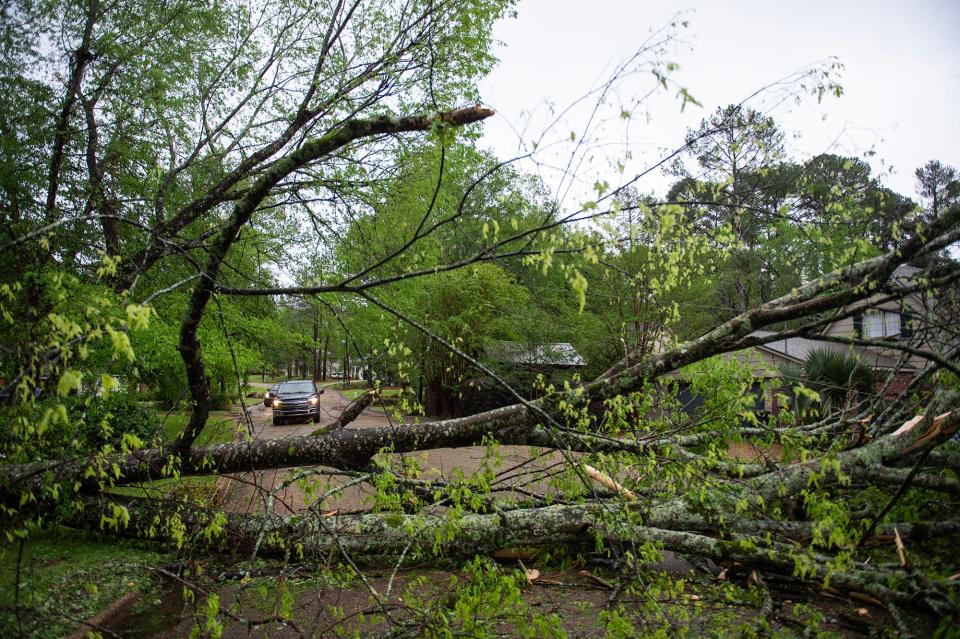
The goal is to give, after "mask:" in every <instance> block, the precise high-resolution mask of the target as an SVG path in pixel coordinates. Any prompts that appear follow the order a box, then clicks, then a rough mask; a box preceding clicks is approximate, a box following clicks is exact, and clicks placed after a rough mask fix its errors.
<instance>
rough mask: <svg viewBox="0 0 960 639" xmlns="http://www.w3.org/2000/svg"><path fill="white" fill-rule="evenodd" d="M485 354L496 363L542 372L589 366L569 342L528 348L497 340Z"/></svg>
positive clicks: (518, 343)
mask: <svg viewBox="0 0 960 639" xmlns="http://www.w3.org/2000/svg"><path fill="white" fill-rule="evenodd" d="M485 353H486V356H487V359H490V360H492V361H494V362H498V363H500V364H507V365H510V366H517V367H521V368H525V369H529V370H537V371H542V372H549V371H554V370H571V369H577V368H582V367H584V366H586V365H587V362H586V360H584V359H583V357H581V356H580V353H578V352H577V349H575V348H574V347H573V344H570V343H569V342H557V343H555V344H539V345H536V346H532V347H528V346H526V345H524V344H521V343H520V342H507V341H503V340H497V341H495V342H493V343H492V344H490V346H488V347H487V348H486V349H485Z"/></svg>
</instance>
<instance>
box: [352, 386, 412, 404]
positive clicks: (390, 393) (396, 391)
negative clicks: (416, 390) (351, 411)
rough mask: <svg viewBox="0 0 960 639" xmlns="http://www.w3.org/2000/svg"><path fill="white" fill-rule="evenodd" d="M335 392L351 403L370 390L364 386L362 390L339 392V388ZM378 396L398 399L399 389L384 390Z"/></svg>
mask: <svg viewBox="0 0 960 639" xmlns="http://www.w3.org/2000/svg"><path fill="white" fill-rule="evenodd" d="M336 390H338V391H340V394H341V395H343V396H344V397H346V398H347V399H349V400H350V401H353V400H355V399H356V398H358V397H360V396H361V395H363V394H364V393H366V392H367V391H368V390H370V389H369V388H367V387H366V386H364V387H363V388H347V389H345V390H340V389H339V388H337V389H336ZM380 395H381V396H383V397H399V396H400V389H399V388H384V389H383V390H382V391H380Z"/></svg>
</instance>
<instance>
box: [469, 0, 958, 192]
mask: <svg viewBox="0 0 960 639" xmlns="http://www.w3.org/2000/svg"><path fill="white" fill-rule="evenodd" d="M685 8H689V10H688V11H685V12H684V13H683V14H682V19H685V20H687V21H688V22H689V27H688V28H687V29H685V30H683V38H684V42H683V43H681V44H679V45H677V46H676V47H674V48H673V49H672V50H671V51H670V52H669V54H668V56H667V59H668V60H671V61H675V62H677V63H679V65H680V70H679V71H678V72H676V74H675V75H674V80H675V81H676V82H678V83H679V85H682V86H684V87H686V88H687V89H688V90H689V91H690V93H691V94H692V95H693V96H694V97H695V98H697V100H699V101H700V102H701V103H702V105H703V106H702V107H696V106H693V105H689V104H688V105H687V106H686V109H685V112H684V113H681V112H680V101H679V100H678V99H676V93H677V88H676V87H672V88H671V89H669V90H668V91H664V92H661V94H660V95H658V96H657V97H655V98H654V99H653V100H652V101H650V102H649V104H648V105H647V109H646V110H647V111H648V112H649V116H650V118H651V119H650V120H649V122H648V121H647V119H646V115H644V116H643V117H641V118H639V119H637V118H636V117H635V118H634V119H633V120H632V122H631V123H630V125H629V131H628V130H627V129H625V128H624V122H623V121H622V120H620V119H619V118H617V117H616V116H617V114H619V112H620V110H621V105H625V104H627V103H629V102H630V100H631V99H632V98H634V97H635V96H636V95H638V94H639V93H640V92H642V91H643V90H645V88H646V87H649V85H650V81H649V78H650V77H651V76H650V74H648V73H645V74H641V75H640V76H637V77H635V78H632V79H628V80H627V81H626V82H625V83H624V84H623V85H622V86H620V87H619V89H618V91H617V92H616V93H615V94H614V95H613V98H612V99H611V100H610V103H609V105H608V106H607V107H605V110H604V111H603V112H604V113H606V114H607V115H609V116H611V119H610V123H609V124H607V125H604V126H602V127H600V128H599V129H598V130H597V131H596V132H595V135H594V138H593V140H594V142H599V143H602V144H604V146H602V147H598V148H597V149H596V151H594V152H591V153H589V156H590V157H589V158H587V159H586V161H585V162H584V163H583V164H582V165H580V166H579V170H578V174H579V175H578V177H579V179H580V184H579V185H574V187H573V188H572V190H571V193H570V195H569V197H568V198H567V199H566V201H565V202H564V204H565V208H575V207H576V206H578V205H579V203H580V202H582V201H583V200H585V199H589V198H590V195H589V194H588V192H589V186H590V185H592V184H593V183H594V181H595V180H596V179H605V180H607V181H609V182H610V184H611V185H614V186H615V185H616V184H617V183H618V182H619V181H620V180H619V179H618V178H617V173H616V171H615V169H614V168H613V167H612V166H611V165H610V162H611V161H615V160H616V159H618V158H619V159H622V158H623V156H624V152H625V151H626V150H629V151H630V152H631V153H632V156H633V160H632V161H628V165H627V170H626V172H625V175H628V174H632V173H635V172H636V171H638V170H640V169H642V168H643V167H644V166H646V165H648V164H649V162H650V161H651V160H652V159H655V158H656V157H658V156H659V154H660V152H661V149H663V148H666V147H671V148H672V147H676V146H678V145H679V144H681V143H682V140H683V135H684V133H685V132H686V130H687V128H688V127H695V126H697V125H698V124H699V122H700V120H701V119H703V118H704V117H707V116H709V115H710V114H711V113H712V112H713V111H714V110H715V109H716V108H717V107H718V106H723V105H726V104H729V103H736V102H739V101H741V100H743V99H744V98H746V97H748V96H749V95H751V94H752V93H753V92H754V91H756V90H757V89H759V88H761V87H763V86H764V85H767V84H770V83H771V82H775V81H777V80H779V79H781V78H783V77H785V76H788V75H789V74H791V73H793V72H795V71H797V70H798V69H801V68H804V67H806V66H807V65H810V64H811V63H816V62H818V61H823V60H825V59H826V58H828V57H829V56H836V57H837V58H838V59H839V61H840V62H841V63H842V64H843V65H844V67H845V68H844V70H843V71H842V72H841V75H840V81H841V84H842V85H843V87H844V95H843V96H842V97H840V98H832V97H830V98H824V100H823V102H822V103H820V104H817V102H816V100H810V99H808V100H806V101H804V102H803V104H801V105H796V104H795V103H794V102H793V101H792V100H791V101H788V102H783V101H780V100H777V99H776V98H775V97H774V96H767V97H761V98H760V99H759V100H756V101H752V102H750V103H749V104H750V105H751V106H754V107H755V108H759V109H760V110H763V111H764V112H767V113H769V114H770V115H773V116H774V117H775V118H776V120H777V121H778V122H779V123H780V124H781V126H782V127H783V128H784V129H785V130H786V131H787V132H789V133H796V134H798V136H799V137H790V138H789V139H788V146H789V148H790V151H791V154H792V155H793V156H794V157H797V158H800V159H802V158H805V157H809V156H811V155H815V154H817V153H821V152H825V151H831V152H835V153H841V154H847V155H859V156H862V155H863V154H864V153H865V152H868V151H870V150H871V149H873V150H874V151H875V152H876V155H874V156H872V157H870V158H869V160H870V162H871V163H872V164H873V166H874V169H875V172H880V171H883V172H885V175H884V178H883V180H884V182H885V183H886V184H887V185H888V186H890V187H891V188H894V189H895V190H897V191H899V192H901V193H903V194H905V195H909V196H911V197H915V179H914V177H913V171H914V169H916V168H917V167H918V166H920V165H922V164H923V163H925V162H926V161H927V160H930V159H939V160H941V161H943V162H946V163H947V164H950V165H953V166H956V167H958V168H960V0H911V1H909V2H904V1H902V0H901V1H895V0H872V1H870V2H865V1H859V2H854V1H851V0H846V1H844V0H833V1H826V0H807V1H804V2H783V1H773V0H766V1H765V2H764V1H755V0H736V1H725V2H720V1H719V0H718V1H713V2H711V1H708V0H701V1H697V0H691V1H689V2H687V3H685V4H681V3H676V2H666V1H663V0H646V1H640V0H634V1H632V2H628V1H624V0H621V1H614V0H594V1H589V2H588V1H574V0H521V2H520V3H519V5H518V7H517V11H518V17H517V18H516V19H510V20H504V21H502V22H501V23H499V24H498V25H497V27H496V28H495V31H494V33H495V37H496V38H497V39H499V40H501V41H502V42H503V44H502V46H500V47H498V48H497V50H496V51H497V56H498V57H499V59H500V64H499V65H498V67H497V68H496V69H495V70H494V71H493V72H492V74H491V75H490V76H489V77H488V78H487V79H485V80H484V81H483V82H482V83H481V96H482V98H483V100H484V102H485V103H487V104H489V105H491V106H493V107H494V108H495V109H497V111H498V116H497V117H496V118H492V119H491V120H489V121H488V124H487V125H486V127H485V133H484V137H483V139H482V141H481V144H482V145H485V146H487V147H489V148H492V149H494V151H495V152H496V153H497V155H498V156H500V157H501V158H502V159H506V158H508V157H512V156H513V155H515V154H516V149H517V141H518V138H517V135H516V133H515V132H514V129H519V128H522V127H523V126H524V125H525V123H526V126H527V127H528V128H529V132H528V134H527V135H525V136H523V137H524V139H525V140H528V141H529V138H531V137H532V133H533V132H534V131H539V130H541V129H542V128H543V126H544V123H545V122H546V121H547V119H546V118H547V111H546V108H545V106H544V105H545V104H546V102H547V101H548V100H549V101H552V102H553V103H554V104H555V105H556V106H557V107H558V109H562V108H563V107H565V106H566V105H568V104H570V103H571V102H573V101H574V100H575V99H577V98H578V97H580V96H582V95H583V94H584V93H586V92H587V91H588V90H589V89H590V88H591V87H592V86H595V85H596V83H597V82H598V80H601V79H604V78H605V77H607V76H608V75H609V73H610V71H611V69H612V68H613V65H614V64H616V63H617V62H619V61H621V60H622V59H624V58H625V57H627V56H629V55H630V54H632V53H633V52H634V51H635V50H636V49H637V47H638V46H639V45H640V44H641V43H642V42H643V41H644V40H645V39H646V38H647V36H648V34H649V33H650V31H651V29H656V28H659V27H661V26H663V25H664V24H666V23H668V22H670V20H671V17H672V16H674V15H675V14H676V12H677V11H680V10H684V9H685ZM630 110H631V112H633V113H634V115H635V116H636V115H637V114H638V113H640V111H639V110H636V109H632V108H631V109H630ZM525 111H526V112H531V111H533V112H534V115H533V116H529V115H524V112H525ZM588 113H589V111H588V110H586V109H583V108H580V109H579V110H576V109H575V110H574V111H573V112H572V113H571V114H570V116H569V117H567V118H566V119H565V120H564V123H563V124H562V125H561V126H558V127H557V128H556V129H555V130H554V131H553V132H552V134H551V136H548V138H547V139H546V141H551V140H552V141H562V148H561V147H550V148H549V149H548V150H547V151H546V152H544V151H543V149H544V146H543V145H541V146H540V147H539V149H540V151H539V152H538V157H539V159H540V160H541V162H544V163H546V164H552V165H557V166H565V165H566V161H567V158H568V157H569V155H570V151H571V149H572V148H573V146H572V144H571V143H570V133H571V131H575V132H577V134H578V139H579V138H580V137H582V136H581V135H580V134H581V133H582V130H583V123H584V121H585V119H586V117H587V115H588ZM511 127H512V128H511ZM627 133H629V135H627ZM525 168H527V169H532V168H533V167H532V165H530V164H527V165H526V166H525ZM540 171H541V174H542V175H543V176H544V179H545V180H546V182H547V184H549V185H551V187H552V188H553V189H554V190H555V191H557V192H558V193H560V194H562V193H563V190H564V188H565V187H564V186H563V185H562V184H561V183H560V180H559V174H558V173H557V172H550V170H549V168H548V167H547V166H545V165H541V166H540ZM669 182H670V178H668V177H666V176H664V175H662V174H661V173H660V172H659V171H657V172H655V174H652V175H650V176H648V177H647V178H645V179H644V180H643V181H642V182H640V183H639V185H638V186H639V188H640V190H641V191H644V192H646V191H655V192H657V193H659V194H662V193H663V191H664V189H665V186H666V185H667V184H668V183H669Z"/></svg>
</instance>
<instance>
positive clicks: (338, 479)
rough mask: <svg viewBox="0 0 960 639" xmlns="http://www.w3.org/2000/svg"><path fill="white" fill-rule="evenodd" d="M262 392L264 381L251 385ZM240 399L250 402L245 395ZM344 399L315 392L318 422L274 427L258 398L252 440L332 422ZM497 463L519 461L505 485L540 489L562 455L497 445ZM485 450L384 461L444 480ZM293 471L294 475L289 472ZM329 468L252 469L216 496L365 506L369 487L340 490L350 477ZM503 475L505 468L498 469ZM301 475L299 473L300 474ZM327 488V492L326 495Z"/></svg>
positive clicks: (247, 505)
mask: <svg viewBox="0 0 960 639" xmlns="http://www.w3.org/2000/svg"><path fill="white" fill-rule="evenodd" d="M255 386H258V387H262V388H264V390H265V389H266V388H267V386H268V385H266V384H255ZM246 401H249V402H253V401H254V399H253V398H250V399H248V400H246ZM349 403H350V402H349V400H348V399H347V398H346V397H344V396H343V395H342V394H341V393H339V392H338V391H336V390H332V389H326V391H325V392H324V393H323V394H322V395H321V396H320V404H319V406H320V416H321V418H320V424H319V425H316V424H314V423H313V422H312V421H309V422H305V423H302V424H285V425H282V426H274V425H273V424H272V420H271V414H270V409H269V408H266V407H264V405H263V401H262V400H261V401H258V402H257V404H255V405H253V404H248V405H247V406H248V409H249V410H250V415H251V418H252V421H253V436H254V438H267V439H284V438H287V437H293V436H299V435H307V434H309V433H311V432H313V431H314V430H315V429H316V428H317V427H318V426H322V425H323V424H329V423H331V422H333V421H334V420H335V419H336V418H337V417H338V416H339V415H340V413H341V412H342V411H343V409H344V408H346V407H347V405H348V404H349ZM389 423H390V418H389V417H388V416H387V415H386V414H385V413H384V412H383V411H380V410H377V409H375V408H368V409H367V410H365V411H364V412H363V413H361V415H360V417H358V418H357V419H356V420H355V421H353V422H352V423H350V424H348V425H347V428H351V429H353V428H372V427H377V426H386V425H388V424H389ZM498 454H499V456H500V458H501V460H502V461H501V463H500V465H499V467H497V470H498V471H507V470H508V469H509V468H511V467H514V466H517V465H521V464H523V471H522V472H517V473H510V474H511V475H515V477H513V479H511V480H510V481H509V482H508V483H509V484H510V485H511V486H524V487H526V488H527V489H531V490H536V491H542V490H545V489H547V482H546V481H545V480H544V477H543V475H544V473H547V472H550V471H551V469H552V470H554V471H556V470H560V469H561V468H562V466H563V463H562V459H561V458H560V456H559V455H558V454H556V453H553V454H550V455H546V456H544V457H543V458H542V459H538V460H537V461H536V462H534V463H530V456H531V453H530V450H529V448H528V447H526V446H501V447H499V449H498ZM485 455H486V451H485V449H484V448H483V447H480V446H473V447H466V448H441V449H435V450H430V451H423V452H419V453H412V454H410V453H408V454H405V455H390V456H389V461H390V462H391V464H393V465H394V466H395V467H400V466H401V465H403V464H404V463H405V464H406V465H407V466H408V467H409V466H411V465H412V466H413V467H416V468H417V469H418V470H417V476H418V478H420V479H431V478H438V479H450V478H452V477H454V476H456V475H458V474H459V473H463V475H464V476H467V477H469V476H471V475H473V474H474V473H475V472H476V471H477V470H478V469H479V468H480V467H481V466H482V464H483V460H484V457H485ZM294 472H296V473H298V476H294V475H292V473H294ZM334 472H335V471H334V469H328V468H320V467H317V468H301V469H291V470H287V469H283V470H270V471H258V472H255V473H244V474H242V475H234V476H227V477H224V478H223V480H222V481H221V494H222V495H223V500H224V505H225V507H226V508H227V509H228V510H232V511H235V512H261V513H262V512H270V511H272V512H274V513H276V514H280V515H287V514H293V513H296V512H300V511H303V510H305V509H308V508H310V507H312V506H316V507H317V508H318V509H319V510H320V511H321V512H332V511H337V512H341V513H342V512H349V511H354V510H362V509H365V508H368V507H369V506H370V505H372V503H373V495H374V493H375V491H374V489H373V486H372V485H370V484H369V483H366V482H362V483H358V484H355V485H351V486H349V487H346V488H340V486H342V485H344V484H346V483H349V482H351V481H352V480H353V477H346V476H343V475H336V474H331V473H334ZM504 474H506V472H505V473H504ZM300 476H302V477H300ZM330 491H333V494H330V495H326V496H325V493H328V492H330Z"/></svg>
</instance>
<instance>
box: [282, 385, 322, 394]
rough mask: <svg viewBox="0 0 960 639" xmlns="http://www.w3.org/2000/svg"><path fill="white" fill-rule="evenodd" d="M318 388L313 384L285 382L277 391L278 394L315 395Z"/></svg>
mask: <svg viewBox="0 0 960 639" xmlns="http://www.w3.org/2000/svg"><path fill="white" fill-rule="evenodd" d="M315 390H316V388H315V387H314V385H313V382H284V383H282V384H280V388H278V389H277V392H278V393H313V392H315Z"/></svg>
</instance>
